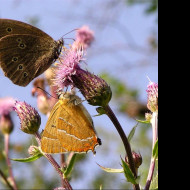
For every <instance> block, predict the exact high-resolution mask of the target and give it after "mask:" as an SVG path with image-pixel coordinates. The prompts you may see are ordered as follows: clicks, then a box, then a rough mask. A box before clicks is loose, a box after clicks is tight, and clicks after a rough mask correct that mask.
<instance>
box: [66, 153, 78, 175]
mask: <svg viewBox="0 0 190 190" xmlns="http://www.w3.org/2000/svg"><path fill="white" fill-rule="evenodd" d="M75 158H76V154H73V156H72V158H71V160H70V162H69V164H68V166H67V169H66V170H65V171H64V176H65V177H66V178H67V176H68V175H69V174H70V173H71V171H72V169H73V166H74V163H75Z"/></svg>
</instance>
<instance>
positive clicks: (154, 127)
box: [145, 112, 158, 190]
mask: <svg viewBox="0 0 190 190" xmlns="http://www.w3.org/2000/svg"><path fill="white" fill-rule="evenodd" d="M151 123H152V133H153V135H152V151H153V148H154V145H155V142H156V140H157V138H158V114H157V112H153V114H152V119H151ZM155 161H156V160H155V159H154V158H153V157H151V161H150V168H149V172H148V177H147V181H146V185H145V190H149V188H150V184H151V181H152V177H153V174H154V168H155Z"/></svg>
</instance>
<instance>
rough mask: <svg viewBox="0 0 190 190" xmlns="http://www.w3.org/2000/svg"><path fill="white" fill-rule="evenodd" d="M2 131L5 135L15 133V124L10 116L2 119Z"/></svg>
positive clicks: (3, 116)
mask: <svg viewBox="0 0 190 190" xmlns="http://www.w3.org/2000/svg"><path fill="white" fill-rule="evenodd" d="M0 129H1V132H2V133H3V134H10V133H11V132H12V131H13V122H12V119H11V117H10V114H6V115H2V116H1V117H0Z"/></svg>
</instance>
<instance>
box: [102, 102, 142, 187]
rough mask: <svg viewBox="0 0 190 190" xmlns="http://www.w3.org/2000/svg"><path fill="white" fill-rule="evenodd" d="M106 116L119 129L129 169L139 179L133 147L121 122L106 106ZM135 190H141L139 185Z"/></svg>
mask: <svg viewBox="0 0 190 190" xmlns="http://www.w3.org/2000/svg"><path fill="white" fill-rule="evenodd" d="M104 109H105V111H106V114H107V115H108V117H109V118H110V120H111V121H112V122H113V124H114V126H115V128H116V129H117V131H118V133H119V135H120V137H121V139H122V141H123V144H124V147H125V151H126V155H127V157H128V161H129V167H130V168H131V171H132V172H133V174H134V176H135V177H137V173H136V169H135V165H134V161H133V156H132V152H131V146H130V144H129V141H128V139H127V136H126V135H125V133H124V131H123V129H122V127H121V125H120V123H119V121H118V120H117V118H116V116H115V114H114V113H113V111H112V110H111V108H110V106H109V105H108V106H106V107H104ZM134 189H136V190H140V187H139V185H138V184H137V185H135V187H134Z"/></svg>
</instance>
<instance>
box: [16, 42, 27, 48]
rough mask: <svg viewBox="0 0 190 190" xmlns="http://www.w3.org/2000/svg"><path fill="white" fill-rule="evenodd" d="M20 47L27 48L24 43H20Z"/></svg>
mask: <svg viewBox="0 0 190 190" xmlns="http://www.w3.org/2000/svg"><path fill="white" fill-rule="evenodd" d="M18 47H19V48H20V49H25V48H26V45H25V44H24V43H19V45H18Z"/></svg>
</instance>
